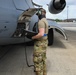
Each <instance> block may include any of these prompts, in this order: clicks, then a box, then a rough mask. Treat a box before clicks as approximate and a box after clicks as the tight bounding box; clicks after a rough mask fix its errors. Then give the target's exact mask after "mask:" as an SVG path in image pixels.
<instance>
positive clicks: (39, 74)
mask: <svg viewBox="0 0 76 75" xmlns="http://www.w3.org/2000/svg"><path fill="white" fill-rule="evenodd" d="M47 45H48V40H40V41H36V42H35V44H34V56H33V61H34V66H35V71H36V75H46V48H47Z"/></svg>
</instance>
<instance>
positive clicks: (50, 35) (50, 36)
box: [48, 28, 54, 46]
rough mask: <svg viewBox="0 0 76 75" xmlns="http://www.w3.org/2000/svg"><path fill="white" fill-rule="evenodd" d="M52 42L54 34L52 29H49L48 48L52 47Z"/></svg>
mask: <svg viewBox="0 0 76 75" xmlns="http://www.w3.org/2000/svg"><path fill="white" fill-rule="evenodd" d="M53 41H54V33H53V28H52V29H49V31H48V46H51V45H53Z"/></svg>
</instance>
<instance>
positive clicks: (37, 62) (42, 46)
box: [32, 9, 48, 75]
mask: <svg viewBox="0 0 76 75" xmlns="http://www.w3.org/2000/svg"><path fill="white" fill-rule="evenodd" d="M37 16H38V18H39V22H38V31H39V32H38V34H37V35H35V36H33V37H32V39H36V40H37V41H35V43H34V54H33V55H34V56H33V60H34V66H35V72H36V75H47V73H46V48H47V45H48V39H47V34H48V22H47V20H46V11H45V10H44V9H41V10H39V11H38V13H37Z"/></svg>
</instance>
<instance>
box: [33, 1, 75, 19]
mask: <svg viewBox="0 0 76 75" xmlns="http://www.w3.org/2000/svg"><path fill="white" fill-rule="evenodd" d="M50 1H51V0H33V2H35V3H37V4H40V5H43V8H44V9H45V10H46V11H47V14H46V17H47V18H51V19H67V6H68V18H76V0H66V7H65V9H64V10H63V11H62V12H61V13H59V14H51V13H49V11H48V6H47V5H46V4H49V2H50Z"/></svg>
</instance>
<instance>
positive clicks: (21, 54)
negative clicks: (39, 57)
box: [0, 27, 76, 75]
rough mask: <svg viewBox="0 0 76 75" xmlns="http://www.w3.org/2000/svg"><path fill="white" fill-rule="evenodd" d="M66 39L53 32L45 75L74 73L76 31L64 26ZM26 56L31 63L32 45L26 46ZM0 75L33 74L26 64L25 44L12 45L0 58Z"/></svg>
mask: <svg viewBox="0 0 76 75" xmlns="http://www.w3.org/2000/svg"><path fill="white" fill-rule="evenodd" d="M64 29H65V32H66V34H67V36H68V40H67V41H66V40H64V38H63V36H62V35H60V34H59V33H57V32H55V33H54V35H55V38H54V39H55V40H54V44H53V45H52V46H48V48H47V60H46V63H47V75H76V31H73V30H72V31H70V30H69V29H68V28H67V27H66V28H64ZM26 50H27V57H28V62H29V64H30V65H32V64H33V61H32V59H33V46H27V47H26ZM0 75H35V73H34V68H33V67H31V68H30V67H28V66H27V65H26V56H25V45H24V44H19V45H12V47H11V48H10V50H9V51H8V52H7V53H6V54H5V56H3V57H2V58H1V59H0Z"/></svg>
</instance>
